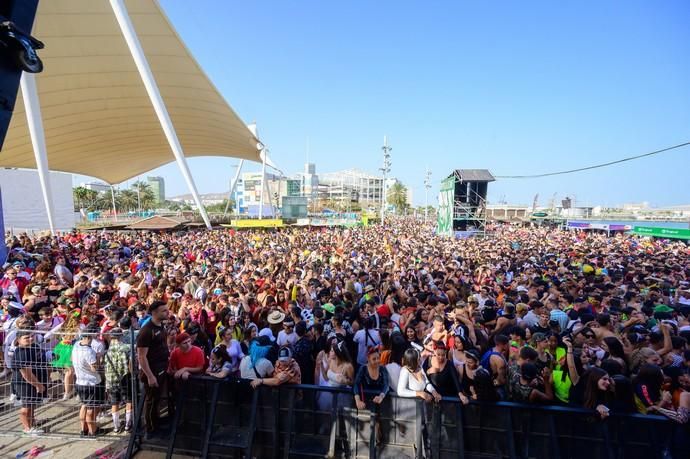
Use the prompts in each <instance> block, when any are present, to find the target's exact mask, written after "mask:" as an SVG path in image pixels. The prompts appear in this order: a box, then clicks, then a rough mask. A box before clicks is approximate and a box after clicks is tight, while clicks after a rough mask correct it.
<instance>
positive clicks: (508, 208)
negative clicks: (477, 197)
mask: <svg viewBox="0 0 690 459" xmlns="http://www.w3.org/2000/svg"><path fill="white" fill-rule="evenodd" d="M528 216H529V211H528V209H527V206H525V205H513V204H487V205H486V218H487V219H489V220H494V221H522V220H523V219H525V218H527V217H528Z"/></svg>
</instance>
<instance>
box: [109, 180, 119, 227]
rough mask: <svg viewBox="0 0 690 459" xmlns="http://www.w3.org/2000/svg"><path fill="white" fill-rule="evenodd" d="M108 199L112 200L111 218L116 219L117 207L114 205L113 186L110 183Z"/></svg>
mask: <svg viewBox="0 0 690 459" xmlns="http://www.w3.org/2000/svg"><path fill="white" fill-rule="evenodd" d="M110 199H111V201H112V202H113V220H115V221H117V207H115V187H114V186H112V185H110Z"/></svg>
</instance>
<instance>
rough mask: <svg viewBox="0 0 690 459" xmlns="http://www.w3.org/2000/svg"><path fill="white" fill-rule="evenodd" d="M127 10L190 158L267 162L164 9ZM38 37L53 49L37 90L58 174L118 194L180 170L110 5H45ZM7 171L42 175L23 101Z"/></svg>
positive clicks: (1, 157)
mask: <svg viewBox="0 0 690 459" xmlns="http://www.w3.org/2000/svg"><path fill="white" fill-rule="evenodd" d="M126 6H127V9H128V11H129V15H130V17H131V20H132V23H133V24H134V27H135V29H136V32H137V35H138V36H139V40H140V42H141V45H142V47H143V49H144V53H145V54H146V58H147V60H148V62H149V65H150V67H151V70H152V72H153V75H154V78H155V79H156V83H157V85H158V87H159V89H160V93H161V95H162V97H163V100H164V102H165V105H166V107H167V109H168V112H169V113H170V118H171V119H172V122H173V125H174V127H175V129H176V131H177V135H178V138H179V140H180V143H181V144H182V147H183V149H184V153H185V156H187V157H190V156H227V157H236V158H244V159H247V160H250V161H257V162H258V161H261V159H260V157H259V150H258V140H257V139H256V138H255V136H254V135H253V134H252V132H251V131H250V130H249V129H248V128H247V126H246V125H245V123H244V122H243V121H242V120H241V119H240V118H239V116H237V114H236V113H235V112H234V111H233V109H232V108H231V107H230V105H229V104H228V103H227V102H226V101H225V100H224V99H223V97H222V96H221V95H220V93H219V92H218V90H217V89H216V88H215V87H214V86H213V84H212V83H211V82H210V81H209V79H208V78H207V77H206V75H205V74H204V72H203V71H202V70H201V68H200V67H199V65H198V64H197V62H196V61H195V60H194V58H193V57H192V55H191V54H190V52H189V51H188V50H187V48H186V47H185V45H184V44H183V43H182V40H181V39H180V38H179V36H178V35H177V33H176V32H175V29H174V28H173V26H172V25H171V24H170V22H169V21H168V19H167V18H166V16H165V14H164V13H163V11H162V9H161V8H160V5H158V2H157V1H156V0H126ZM32 34H33V35H34V36H36V37H37V38H39V39H40V40H41V41H43V42H44V43H45V45H46V47H45V49H43V50H41V52H40V55H41V58H42V59H43V61H44V64H45V69H44V71H43V73H40V74H38V76H37V86H38V93H39V99H40V104H41V111H42V117H43V124H44V129H45V137H46V144H47V151H48V162H49V167H50V169H51V170H54V171H62V172H72V173H78V174H83V175H89V176H92V177H97V178H100V179H102V180H104V181H105V182H107V183H110V184H115V183H120V182H122V181H124V180H127V179H129V178H132V177H135V176H137V175H139V174H142V173H144V172H146V171H149V170H151V169H154V168H156V167H158V166H161V165H163V164H166V163H169V162H171V161H173V160H174V156H173V154H172V152H171V150H170V146H169V144H168V142H167V140H166V138H165V135H164V133H163V129H162V128H161V125H160V123H159V121H158V118H157V117H156V113H155V112H154V109H153V106H152V104H151V101H150V99H149V97H148V95H147V93H146V89H145V87H144V84H143V83H142V80H141V77H140V75H139V72H138V71H137V68H136V66H135V63H134V60H133V58H132V56H131V54H130V52H129V49H128V47H127V44H126V42H125V39H124V37H123V36H122V33H121V31H120V28H119V26H118V23H117V20H116V18H115V15H114V13H113V10H112V8H111V6H110V2H109V1H108V0H43V1H41V2H39V9H38V12H37V15H36V22H35V24H34V28H33V32H32ZM228 67H231V64H230V63H229V64H228ZM0 167H17V168H29V169H33V168H35V167H36V162H35V159H34V153H33V148H32V144H31V139H30V137H29V131H28V128H27V122H26V115H25V112H24V106H23V104H22V99H21V97H18V98H17V104H16V106H15V111H14V115H13V117H12V122H11V123H10V128H9V131H8V134H7V138H6V140H5V144H4V146H3V149H2V152H0Z"/></svg>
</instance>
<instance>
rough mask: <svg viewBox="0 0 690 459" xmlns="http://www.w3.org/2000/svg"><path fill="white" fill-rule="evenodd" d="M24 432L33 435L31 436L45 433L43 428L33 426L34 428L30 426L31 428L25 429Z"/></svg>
mask: <svg viewBox="0 0 690 459" xmlns="http://www.w3.org/2000/svg"><path fill="white" fill-rule="evenodd" d="M24 433H25V434H26V435H31V436H32V437H33V436H36V435H41V434H42V433H43V429H39V428H38V427H32V428H30V429H28V430H27V429H24Z"/></svg>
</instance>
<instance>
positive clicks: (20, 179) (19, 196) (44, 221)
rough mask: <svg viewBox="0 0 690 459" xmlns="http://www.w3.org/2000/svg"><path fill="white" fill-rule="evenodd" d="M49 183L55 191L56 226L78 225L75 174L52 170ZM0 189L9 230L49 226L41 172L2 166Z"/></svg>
mask: <svg viewBox="0 0 690 459" xmlns="http://www.w3.org/2000/svg"><path fill="white" fill-rule="evenodd" d="M50 185H51V188H52V190H51V191H52V193H53V212H54V214H55V215H53V221H54V222H55V230H56V231H68V230H70V229H72V228H73V227H74V226H75V218H74V201H73V198H72V174H65V173H62V172H51V173H50ZM0 190H1V191H2V210H3V214H4V219H5V230H6V231H9V230H12V231H14V232H21V231H41V230H47V229H50V227H49V225H48V214H47V213H46V209H45V205H44V203H43V193H42V192H41V183H40V182H39V180H38V172H36V171H35V170H20V169H0Z"/></svg>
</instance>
